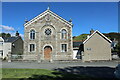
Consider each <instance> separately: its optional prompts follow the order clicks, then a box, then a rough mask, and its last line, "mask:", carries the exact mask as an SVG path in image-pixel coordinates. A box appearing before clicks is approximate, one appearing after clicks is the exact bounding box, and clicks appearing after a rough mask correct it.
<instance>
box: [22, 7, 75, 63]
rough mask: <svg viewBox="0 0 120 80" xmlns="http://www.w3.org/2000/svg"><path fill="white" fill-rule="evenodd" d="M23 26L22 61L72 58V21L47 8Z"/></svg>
mask: <svg viewBox="0 0 120 80" xmlns="http://www.w3.org/2000/svg"><path fill="white" fill-rule="evenodd" d="M25 22H26V23H25V24H24V55H26V56H25V57H24V60H29V59H35V58H36V60H47V61H50V60H51V59H52V60H69V59H72V56H73V41H72V26H73V24H72V20H70V21H67V20H65V19H63V18H62V17H60V16H59V15H57V14H56V13H54V12H52V11H51V10H50V9H49V8H48V9H47V10H45V11H44V12H43V13H41V14H39V15H38V16H36V17H35V18H33V19H31V20H30V21H27V20H26V21H25Z"/></svg>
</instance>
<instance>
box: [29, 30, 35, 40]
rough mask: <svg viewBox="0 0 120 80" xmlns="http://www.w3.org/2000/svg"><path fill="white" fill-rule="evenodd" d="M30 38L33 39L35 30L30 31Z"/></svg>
mask: <svg viewBox="0 0 120 80" xmlns="http://www.w3.org/2000/svg"><path fill="white" fill-rule="evenodd" d="M30 39H32V40H33V39H35V30H31V31H30Z"/></svg>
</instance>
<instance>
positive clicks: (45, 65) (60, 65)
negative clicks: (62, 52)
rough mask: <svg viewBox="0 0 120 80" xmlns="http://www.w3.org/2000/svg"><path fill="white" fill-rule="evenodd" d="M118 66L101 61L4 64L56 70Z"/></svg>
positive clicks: (11, 66) (111, 62)
mask: <svg viewBox="0 0 120 80" xmlns="http://www.w3.org/2000/svg"><path fill="white" fill-rule="evenodd" d="M117 64H118V62H116V61H101V62H79V61H77V62H53V63H48V62H47V63H38V62H2V68H31V69H48V70H52V69H56V68H65V67H75V66H83V67H112V68H115V66H116V65H117Z"/></svg>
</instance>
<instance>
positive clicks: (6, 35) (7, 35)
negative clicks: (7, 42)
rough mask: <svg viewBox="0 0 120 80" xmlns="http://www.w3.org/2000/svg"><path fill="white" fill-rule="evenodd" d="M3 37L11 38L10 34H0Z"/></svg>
mask: <svg viewBox="0 0 120 80" xmlns="http://www.w3.org/2000/svg"><path fill="white" fill-rule="evenodd" d="M0 36H1V37H11V34H10V33H1V34H0Z"/></svg>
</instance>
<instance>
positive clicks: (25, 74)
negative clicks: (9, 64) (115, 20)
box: [2, 68, 101, 80]
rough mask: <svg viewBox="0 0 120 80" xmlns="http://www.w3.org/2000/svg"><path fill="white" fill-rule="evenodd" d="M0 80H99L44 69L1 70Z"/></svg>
mask: <svg viewBox="0 0 120 80" xmlns="http://www.w3.org/2000/svg"><path fill="white" fill-rule="evenodd" d="M2 78H3V79H2V80H67V79H69V80H73V79H74V80H86V79H87V80H93V79H94V80H99V79H95V78H92V77H88V76H84V75H76V74H69V73H63V72H59V71H54V70H46V69H9V68H4V69H2ZM100 80H101V79H100Z"/></svg>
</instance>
